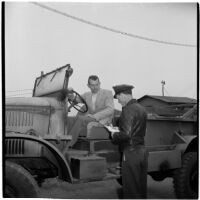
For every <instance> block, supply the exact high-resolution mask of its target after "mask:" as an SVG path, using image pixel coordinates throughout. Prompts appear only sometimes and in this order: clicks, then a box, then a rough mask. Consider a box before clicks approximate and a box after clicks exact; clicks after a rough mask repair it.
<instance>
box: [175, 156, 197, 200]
mask: <svg viewBox="0 0 200 200" xmlns="http://www.w3.org/2000/svg"><path fill="white" fill-rule="evenodd" d="M174 189H175V193H176V196H177V198H180V199H197V198H198V161H197V152H188V153H186V154H185V155H184V156H183V158H182V167H181V168H179V169H177V170H176V171H175V174H174Z"/></svg>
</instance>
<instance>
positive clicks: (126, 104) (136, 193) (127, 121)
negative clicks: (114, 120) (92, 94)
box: [112, 85, 147, 199]
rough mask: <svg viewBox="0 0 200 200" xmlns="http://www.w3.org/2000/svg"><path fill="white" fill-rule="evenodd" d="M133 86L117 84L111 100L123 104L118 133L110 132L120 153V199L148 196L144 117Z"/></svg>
mask: <svg viewBox="0 0 200 200" xmlns="http://www.w3.org/2000/svg"><path fill="white" fill-rule="evenodd" d="M133 88H134V87H133V86H132V85H117V86H114V87H113V89H114V91H115V95H114V98H116V99H118V102H119V103H120V104H121V105H122V113H121V115H120V118H119V130H120V132H115V133H112V140H113V142H114V143H115V144H119V145H120V147H121V149H122V151H123V156H122V184H123V198H125V199H129V198H130V199H144V198H146V197H147V153H146V150H145V147H144V136H145V132H146V120H147V114H146V112H145V109H144V107H142V106H141V105H140V104H138V103H137V101H136V100H135V99H133V96H132V89H133Z"/></svg>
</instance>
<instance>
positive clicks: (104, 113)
mask: <svg viewBox="0 0 200 200" xmlns="http://www.w3.org/2000/svg"><path fill="white" fill-rule="evenodd" d="M112 114H114V101H113V95H112V92H111V91H109V92H107V96H106V99H105V108H104V109H102V110H101V111H99V112H97V113H95V114H94V115H93V117H94V118H95V119H96V120H97V121H99V120H101V119H104V118H106V117H108V116H110V115H112Z"/></svg>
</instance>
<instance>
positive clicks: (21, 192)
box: [4, 161, 38, 198]
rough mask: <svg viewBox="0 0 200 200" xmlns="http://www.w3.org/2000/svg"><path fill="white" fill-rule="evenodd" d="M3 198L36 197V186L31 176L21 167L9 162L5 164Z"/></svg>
mask: <svg viewBox="0 0 200 200" xmlns="http://www.w3.org/2000/svg"><path fill="white" fill-rule="evenodd" d="M4 197H11V198H30V197H31V198H35V197H38V186H37V183H36V181H35V179H34V178H33V177H32V176H31V174H30V173H29V172H28V171H27V170H25V169H24V168H23V167H22V166H20V165H18V164H16V163H13V162H9V161H6V164H5V191H4Z"/></svg>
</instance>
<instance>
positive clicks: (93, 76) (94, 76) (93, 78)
mask: <svg viewBox="0 0 200 200" xmlns="http://www.w3.org/2000/svg"><path fill="white" fill-rule="evenodd" d="M90 80H93V81H96V80H99V77H98V76H96V75H91V76H89V78H88V84H90Z"/></svg>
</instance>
